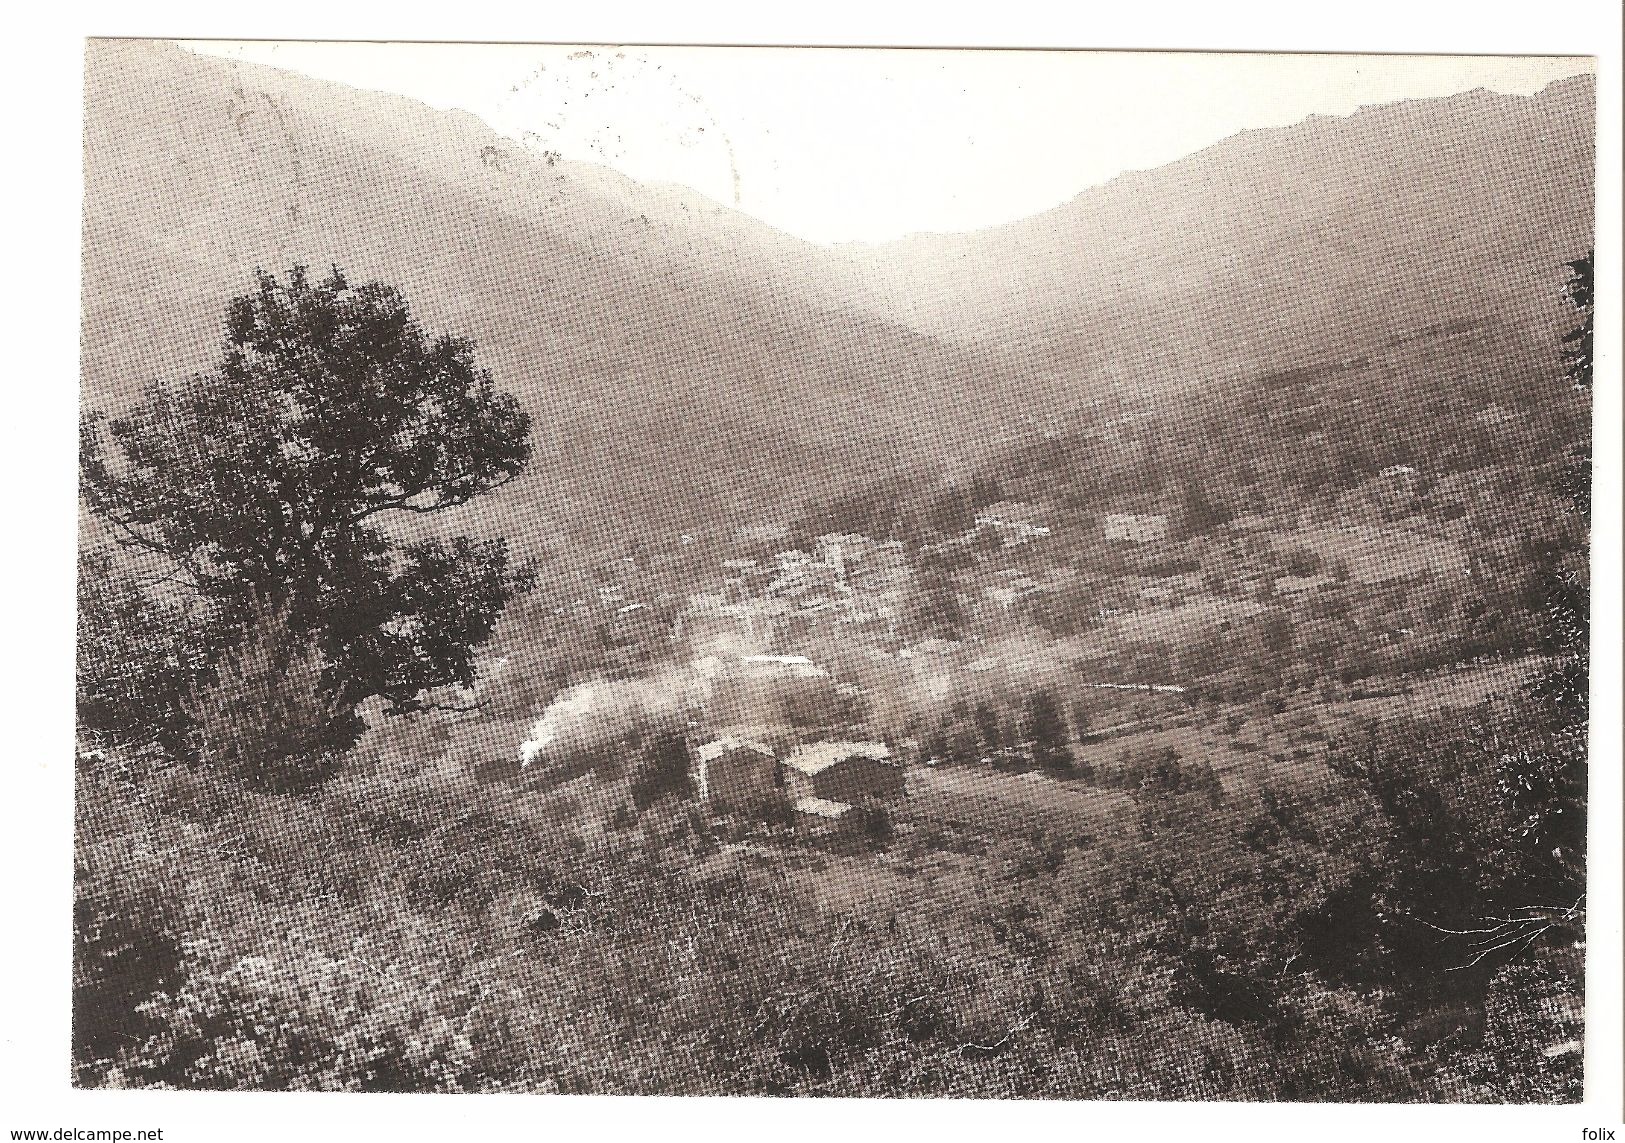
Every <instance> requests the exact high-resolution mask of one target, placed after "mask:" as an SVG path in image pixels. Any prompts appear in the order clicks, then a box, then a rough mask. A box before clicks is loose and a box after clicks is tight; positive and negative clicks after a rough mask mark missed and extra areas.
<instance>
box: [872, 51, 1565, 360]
mask: <svg viewBox="0 0 1625 1143" xmlns="http://www.w3.org/2000/svg"><path fill="white" fill-rule="evenodd" d="M1594 103H1595V81H1594V79H1593V78H1592V77H1589V76H1579V77H1575V78H1574V79H1570V80H1564V81H1561V82H1559V83H1554V84H1552V85H1550V86H1549V87H1547V88H1546V89H1545V90H1544V91H1542V92H1541V93H1539V94H1538V95H1536V96H1533V97H1521V96H1513V95H1499V94H1494V93H1491V92H1488V91H1485V90H1483V89H1479V90H1476V91H1471V92H1467V93H1464V94H1461V95H1457V96H1451V97H1448V98H1442V99H1426V100H1413V101H1410V102H1406V103H1399V104H1389V105H1383V106H1378V107H1368V108H1365V109H1363V110H1361V111H1360V112H1358V113H1357V114H1355V115H1352V116H1348V117H1346V118H1334V117H1325V116H1312V117H1310V118H1309V119H1307V120H1305V121H1304V122H1302V123H1299V124H1296V125H1294V126H1291V127H1285V128H1278V129H1269V130H1258V131H1248V132H1243V133H1241V134H1239V135H1236V136H1233V137H1231V138H1229V139H1226V140H1224V141H1222V142H1220V143H1217V144H1215V145H1214V146H1212V147H1209V148H1207V149H1205V150H1203V151H1200V152H1198V153H1196V154H1194V155H1191V156H1188V157H1187V158H1184V159H1181V160H1179V161H1178V162H1174V163H1170V164H1168V165H1166V166H1163V167H1159V168H1157V169H1155V170H1151V171H1132V172H1128V173H1125V174H1123V175H1121V176H1119V177H1118V178H1115V179H1113V180H1111V181H1110V182H1108V183H1106V184H1104V185H1101V186H1097V187H1091V188H1089V189H1087V190H1085V191H1083V192H1082V193H1080V194H1079V195H1078V196H1077V197H1075V198H1074V199H1072V200H1071V201H1070V202H1067V203H1065V204H1063V205H1061V206H1058V207H1056V208H1055V209H1053V210H1050V211H1047V212H1045V213H1043V214H1039V215H1036V216H1034V217H1031V218H1026V219H1022V220H1020V221H1017V222H1013V223H1010V224H1008V225H1006V226H1000V227H994V228H991V229H988V230H983V231H978V232H976V233H971V234H951V235H930V234H927V235H916V236H911V237H909V238H906V239H903V240H901V241H897V242H893V243H887V244H882V245H876V246H851V247H846V248H844V249H845V253H846V254H847V255H848V256H849V257H850V258H852V259H853V260H854V262H856V263H858V264H860V265H862V266H864V267H865V268H866V269H867V270H868V271H869V272H871V273H873V274H874V275H876V276H877V277H878V278H879V279H880V280H881V281H882V282H884V283H888V284H889V285H890V288H889V289H888V290H886V291H885V292H886V293H887V294H888V296H890V297H892V298H893V299H894V300H895V301H896V303H897V306H898V309H897V310H896V311H895V312H896V314H897V315H898V316H901V317H903V318H904V319H905V320H907V321H909V322H911V323H912V324H914V325H915V326H916V327H917V328H919V329H922V330H928V331H933V332H938V333H948V332H950V331H958V332H959V335H960V336H963V335H964V333H965V332H966V331H969V332H972V333H974V334H976V335H978V336H982V337H985V338H992V339H995V340H1003V341H1012V342H1019V343H1021V344H1022V345H1024V346H1027V347H1028V358H1027V359H1028V361H1029V363H1030V365H1031V366H1032V367H1034V368H1037V369H1051V370H1067V371H1077V370H1078V369H1079V368H1080V367H1082V366H1086V365H1087V366H1089V367H1091V369H1092V370H1093V371H1096V372H1100V371H1105V372H1112V371H1116V372H1121V373H1123V374H1125V375H1126V376H1129V377H1134V376H1136V374H1139V375H1141V376H1146V377H1152V378H1154V377H1156V376H1158V375H1161V374H1164V373H1165V372H1166V371H1167V370H1174V369H1177V370H1185V371H1189V370H1192V369H1197V368H1206V369H1208V370H1224V369H1240V370H1243V371H1246V370H1256V371H1265V370H1267V369H1269V368H1271V367H1280V366H1281V365H1283V364H1289V363H1291V362H1293V361H1295V360H1302V359H1305V358H1313V357H1320V356H1326V355H1329V354H1330V353H1332V352H1340V351H1346V350H1348V349H1351V348H1353V347H1356V346H1359V347H1364V346H1367V345H1370V344H1372V343H1376V344H1381V343H1383V342H1385V341H1387V340H1388V338H1389V337H1391V336H1392V335H1393V334H1395V333H1396V332H1398V331H1401V330H1405V329H1416V328H1420V327H1422V326H1425V325H1428V324H1430V323H1434V322H1439V321H1445V320H1451V319H1457V318H1461V317H1463V316H1468V315H1479V314H1485V313H1496V314H1502V315H1506V316H1512V315H1517V316H1518V317H1529V316H1538V317H1549V315H1550V313H1551V312H1552V310H1553V308H1555V307H1556V306H1557V305H1558V304H1559V303H1558V302H1557V299H1556V298H1555V296H1554V295H1553V290H1552V287H1551V281H1550V275H1551V268H1552V267H1554V266H1556V265H1558V264H1560V263H1561V262H1562V261H1564V260H1566V259H1568V258H1572V257H1574V256H1575V255H1576V253H1578V252H1582V251H1584V250H1585V249H1586V248H1587V247H1588V246H1589V245H1590V242H1591V218H1592V211H1593V186H1592V184H1593V177H1594V176H1593V171H1594V167H1595V153H1594V142H1593V136H1594V127H1593V116H1594ZM1543 302H1546V303H1549V305H1543V304H1542V303H1543ZM1147 363H1153V364H1151V366H1150V368H1146V369H1144V370H1137V369H1136V365H1137V364H1138V365H1142V366H1144V365H1146V364H1147Z"/></svg>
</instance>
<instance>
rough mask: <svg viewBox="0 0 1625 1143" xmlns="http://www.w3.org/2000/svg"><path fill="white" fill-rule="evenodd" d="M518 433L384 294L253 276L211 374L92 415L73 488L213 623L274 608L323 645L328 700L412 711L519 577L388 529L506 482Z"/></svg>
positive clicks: (483, 554) (461, 675)
mask: <svg viewBox="0 0 1625 1143" xmlns="http://www.w3.org/2000/svg"><path fill="white" fill-rule="evenodd" d="M529 431H530V418H529V416H528V415H527V414H526V413H524V412H523V411H522V410H521V409H520V408H519V405H518V402H517V401H516V400H515V398H514V397H513V396H512V395H511V394H509V393H504V392H501V391H499V390H498V389H497V388H496V387H495V385H494V384H493V382H492V379H491V376H490V374H489V373H487V372H486V371H485V370H484V369H482V368H480V367H479V365H478V364H477V363H476V361H475V357H474V347H473V345H472V344H471V343H470V342H468V341H467V340H464V339H462V338H458V337H452V336H445V335H442V336H437V337H431V336H430V335H428V334H426V333H425V332H424V331H423V329H422V328H421V327H420V326H419V325H418V323H417V322H416V321H415V320H413V318H412V316H411V314H410V313H409V311H408V308H407V304H406V301H405V299H403V298H402V297H401V295H400V294H399V293H397V292H396V291H395V290H394V289H392V288H391V287H389V286H386V285H382V284H379V283H369V284H366V285H358V286H354V285H351V283H350V282H349V281H348V280H347V279H346V277H345V276H344V274H343V273H342V272H341V271H340V270H338V269H337V268H335V269H334V270H333V271H332V272H331V273H330V274H329V275H328V276H327V277H326V278H324V279H323V280H321V281H313V280H312V279H311V278H310V276H308V275H307V273H306V271H305V269H304V268H303V267H295V268H294V269H293V270H292V271H291V272H289V273H288V274H287V275H286V276H285V278H284V279H283V280H278V279H277V278H276V277H274V276H272V275H271V274H268V273H264V272H259V273H257V274H256V288H255V290H254V291H253V292H252V293H249V294H246V295H244V296H242V297H239V298H236V299H235V300H233V301H232V302H231V303H230V306H229V308H228V310H227V315H226V343H225V353H224V357H223V359H222V360H221V362H220V364H219V365H218V366H217V367H216V368H215V370H214V371H213V372H211V373H208V374H206V375H201V376H194V377H192V378H190V379H189V380H187V381H185V382H183V383H179V384H176V383H166V382H161V381H160V382H154V383H152V384H150V385H149V386H148V387H147V388H146V390H145V391H144V393H143V394H142V396H141V399H140V400H139V401H138V402H137V403H136V404H135V405H134V407H133V408H131V409H130V410H128V411H127V412H125V413H123V414H122V415H120V416H117V417H114V418H111V419H107V418H103V417H92V418H89V419H87V421H86V422H85V424H84V426H83V429H82V436H83V439H82V442H81V482H82V494H83V497H84V499H85V502H86V503H87V505H88V506H89V507H90V509H91V510H92V511H93V512H95V513H97V514H98V515H100V516H101V517H103V518H104V519H106V520H107V521H109V522H110V523H111V525H112V527H113V529H114V530H115V534H116V536H117V538H118V539H119V541H120V542H121V543H123V544H125V545H127V546H130V547H133V548H137V549H140V550H142V551H144V552H147V553H152V554H155V555H156V556H158V557H161V558H162V559H163V560H165V561H167V562H169V563H171V564H172V565H173V569H174V572H173V577H172V578H173V582H175V583H177V584H181V585H184V587H185V588H186V589H189V590H190V591H191V592H193V593H195V594H196V595H197V596H198V597H200V598H202V599H203V600H204V601H206V602H207V603H208V604H209V606H210V607H211V608H212V609H213V611H214V612H215V615H216V618H217V619H218V620H219V621H220V624H221V626H223V627H224V628H226V629H227V630H229V629H230V628H231V627H232V625H233V624H234V623H235V624H237V625H239V626H240V625H243V624H244V622H245V621H246V620H247V618H248V617H249V616H250V615H251V614H253V613H254V612H255V610H256V609H257V608H262V607H263V606H265V605H266V604H270V605H273V606H275V607H276V608H278V609H281V611H282V612H283V613H284V614H286V616H287V619H288V623H289V624H290V625H291V627H292V628H293V629H294V630H295V631H296V632H299V633H303V634H310V635H313V636H314V637H315V638H317V640H318V641H319V643H320V645H321V649H322V651H323V653H324V655H325V659H326V662H327V671H326V681H327V685H328V687H329V688H330V691H331V693H332V695H333V696H334V697H335V698H336V699H337V700H339V701H340V702H341V703H344V704H350V705H353V704H355V703H358V702H360V701H361V700H363V699H365V698H368V697H370V696H374V695H380V696H383V697H384V698H385V699H387V700H388V701H389V703H390V704H391V705H392V707H393V708H394V709H397V710H401V709H413V708H414V707H417V706H419V705H421V704H422V702H423V701H424V694H425V692H427V691H429V690H431V689H432V688H435V687H440V686H444V685H448V684H454V683H455V684H462V685H467V684H469V683H470V682H471V681H472V673H473V654H474V649H475V648H476V647H477V646H478V645H479V644H480V643H482V642H483V641H484V640H485V639H486V638H487V637H489V635H490V633H491V629H492V626H493V625H494V624H495V622H496V620H497V618H498V616H499V615H500V614H501V612H502V609H503V607H504V606H505V605H506V604H507V602H508V601H509V600H510V599H511V598H512V597H513V595H514V594H515V593H516V592H517V591H519V590H521V589H522V588H523V587H524V586H525V583H526V582H527V578H528V572H527V571H525V570H524V569H519V568H515V567H514V566H513V565H512V564H511V563H510V561H509V558H508V553H507V549H506V544H505V542H504V541H483V542H482V541H476V540H472V539H468V538H466V537H461V536H459V537H454V538H451V539H448V540H444V541H442V540H430V539H417V540H412V541H407V540H405V539H403V538H401V537H400V536H399V534H398V533H399V530H398V529H396V530H395V534H392V530H391V529H390V528H389V527H388V525H387V521H389V520H390V519H391V518H392V517H394V518H400V519H405V518H410V517H419V516H423V515H426V514H432V513H437V512H441V511H443V510H446V509H449V508H453V507H455V506H457V505H461V504H465V503H467V502H468V501H469V500H471V499H473V498H474V497H476V496H479V495H481V494H483V493H486V492H489V491H491V490H492V489H494V488H498V487H500V486H501V485H503V484H506V483H507V482H509V481H511V480H513V479H514V478H515V477H516V476H518V475H519V473H520V472H521V471H522V470H523V468H524V467H525V465H526V463H527V462H528V460H529V459H530V453H531V447H530V441H529Z"/></svg>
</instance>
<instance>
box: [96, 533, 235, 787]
mask: <svg viewBox="0 0 1625 1143" xmlns="http://www.w3.org/2000/svg"><path fill="white" fill-rule="evenodd" d="M207 675H208V659H207V651H206V640H205V638H204V636H203V632H202V630H201V628H200V626H199V625H198V624H197V623H195V622H194V621H193V620H192V619H191V617H190V616H189V615H188V614H186V613H185V612H183V611H181V610H180V609H178V608H173V607H166V606H163V605H161V604H159V603H157V602H155V601H154V600H153V599H151V598H149V597H148V596H147V595H146V594H145V593H143V592H142V591H141V589H140V588H139V587H138V586H137V585H136V584H135V582H134V581H133V580H130V579H128V578H126V577H123V576H120V575H117V574H116V573H115V572H114V570H113V566H112V562H111V560H110V559H109V558H108V557H107V556H106V555H105V554H103V555H98V556H90V557H87V558H86V559H84V560H83V561H82V562H81V564H80V568H79V617H78V680H77V682H78V695H77V697H78V710H77V717H78V721H79V725H80V726H81V727H82V728H83V729H85V730H88V731H91V732H93V733H95V734H97V735H101V736H105V737H106V738H107V739H109V740H110V741H112V742H116V743H119V744H121V745H125V746H145V745H151V744H156V745H158V746H160V747H162V748H163V749H164V750H165V751H167V752H168V753H170V754H171V755H177V756H178V755H180V754H182V753H184V752H185V750H186V748H187V745H188V739H189V736H190V734H191V732H192V729H193V727H192V721H191V719H190V717H189V716H188V715H187V713H186V710H185V709H184V704H185V696H186V695H187V693H188V692H189V691H190V690H192V689H193V688H194V687H196V686H197V685H198V684H199V683H200V682H201V681H202V680H203V679H205V678H207Z"/></svg>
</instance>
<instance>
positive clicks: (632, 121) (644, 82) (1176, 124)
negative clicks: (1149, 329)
mask: <svg viewBox="0 0 1625 1143" xmlns="http://www.w3.org/2000/svg"><path fill="white" fill-rule="evenodd" d="M186 46H187V47H188V48H190V49H192V50H194V51H198V52H202V53H206V54H210V55H220V56H226V57H228V58H233V59H242V60H247V61H251V62H255V63H263V64H269V65H271V66H274V67H281V68H287V69H289V70H292V71H298V72H303V73H305V74H307V75H311V76H315V77H317V78H321V79H329V80H334V81H337V82H340V83H346V84H350V85H351V86H354V87H360V88H368V89H372V90H377V91H388V92H394V93H396V94H400V95H405V96H408V97H410V98H413V99H417V100H420V101H422V102H424V103H427V104H429V105H430V106H432V107H437V108H441V109H452V108H459V109H462V110H465V111H469V112H472V113H473V114H475V115H477V116H479V117H480V118H481V119H483V120H484V121H485V122H486V123H487V124H489V125H490V126H491V127H492V128H493V129H494V130H496V131H498V132H500V133H501V134H504V135H507V136H510V137H512V138H515V139H520V140H523V141H525V142H527V143H529V144H531V145H532V146H535V147H537V148H538V149H541V150H549V151H555V152H557V153H559V154H560V155H562V156H564V157H565V158H569V159H580V160H584V161H588V162H597V163H602V164H604V165H606V166H610V167H614V168H615V169H617V170H619V171H621V172H622V173H624V174H626V175H629V176H630V177H632V178H635V179H638V180H641V181H651V182H667V183H680V184H684V185H686V186H690V187H693V188H694V189H696V190H698V191H700V192H701V193H703V194H705V195H707V196H709V197H711V198H713V199H716V200H717V201H718V202H722V203H726V204H728V205H732V206H736V207H738V208H739V209H740V210H743V211H745V212H747V213H749V214H752V215H755V216H756V217H758V218H761V219H764V220H765V221H767V222H769V223H771V224H772V225H774V226H776V227H778V228H779V229H781V230H784V231H787V232H789V233H791V234H795V235H797V236H799V237H802V238H808V239H812V240H814V241H819V242H840V241H852V240H857V241H882V240H885V239H890V238H896V237H900V236H901V235H904V234H907V233H911V232H915V231H955V230H974V229H978V228H981V227H985V226H991V225H996V224H998V223H1001V222H1007V221H1010V220H1012V219H1016V218H1021V217H1024V216H1026V215H1030V214H1035V213H1037V212H1039V211H1042V210H1047V209H1048V208H1050V207H1052V206H1055V205H1056V204H1058V203H1061V202H1064V201H1066V200H1067V199H1070V198H1072V197H1073V196H1074V195H1076V194H1077V193H1078V192H1079V191H1081V190H1083V189H1084V188H1085V187H1088V186H1093V185H1096V184H1099V183H1102V182H1105V181H1106V180H1108V179H1110V178H1112V177H1114V176H1115V175H1118V174H1120V173H1122V172H1123V171H1125V170H1144V169H1147V168H1151V167H1156V166H1160V165H1162V164H1164V163H1168V162H1172V161H1173V160H1175V159H1178V158H1181V157H1182V156H1184V155H1188V154H1190V153H1191V152H1193V151H1197V150H1200V149H1202V148H1203V147H1206V146H1209V145H1211V144H1213V143H1216V142H1218V141H1219V140H1220V139H1223V138H1225V137H1227V136H1230V135H1233V134H1235V133H1236V132H1238V131H1242V130H1247V129H1253V128H1260V127H1278V126H1286V125H1288V124H1291V123H1296V122H1298V121H1300V120H1302V119H1304V118H1305V117H1307V116H1309V115H1316V114H1318V115H1348V114H1351V113H1352V112H1354V111H1356V110H1358V109H1359V108H1360V107H1361V106H1364V105H1369V104H1376V103H1388V102H1392V101H1394V100H1398V99H1406V98H1426V97H1433V96H1442V95H1451V94H1454V93H1456V92H1461V91H1468V90H1471V89H1473V88H1475V87H1487V88H1489V89H1491V90H1493V91H1499V92H1506V93H1510V94H1519V95H1530V94H1533V93H1534V92H1536V91H1539V90H1540V89H1541V88H1542V87H1544V86H1546V84H1548V83H1550V82H1552V81H1553V80H1555V79H1560V78H1563V77H1566V76H1570V75H1576V74H1579V73H1582V72H1589V71H1592V70H1594V66H1593V62H1592V61H1591V60H1589V59H1583V58H1557V57H1545V58H1540V57H1524V58H1519V57H1489V56H1478V57H1474V56H1331V55H1315V56H1310V55H1231V54H1221V53H1163V52H1059V51H1029V52H1012V51H941V50H886V49H828V48H824V49H820V48H760V49H759V48H615V47H607V48H606V47H595V48H573V47H558V46H548V45H515V44H499V45H490V44H371V43H316V42H295V41H289V42H283V43H270V42H256V43H227V42H224V41H194V42H188V43H187V44H186Z"/></svg>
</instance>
